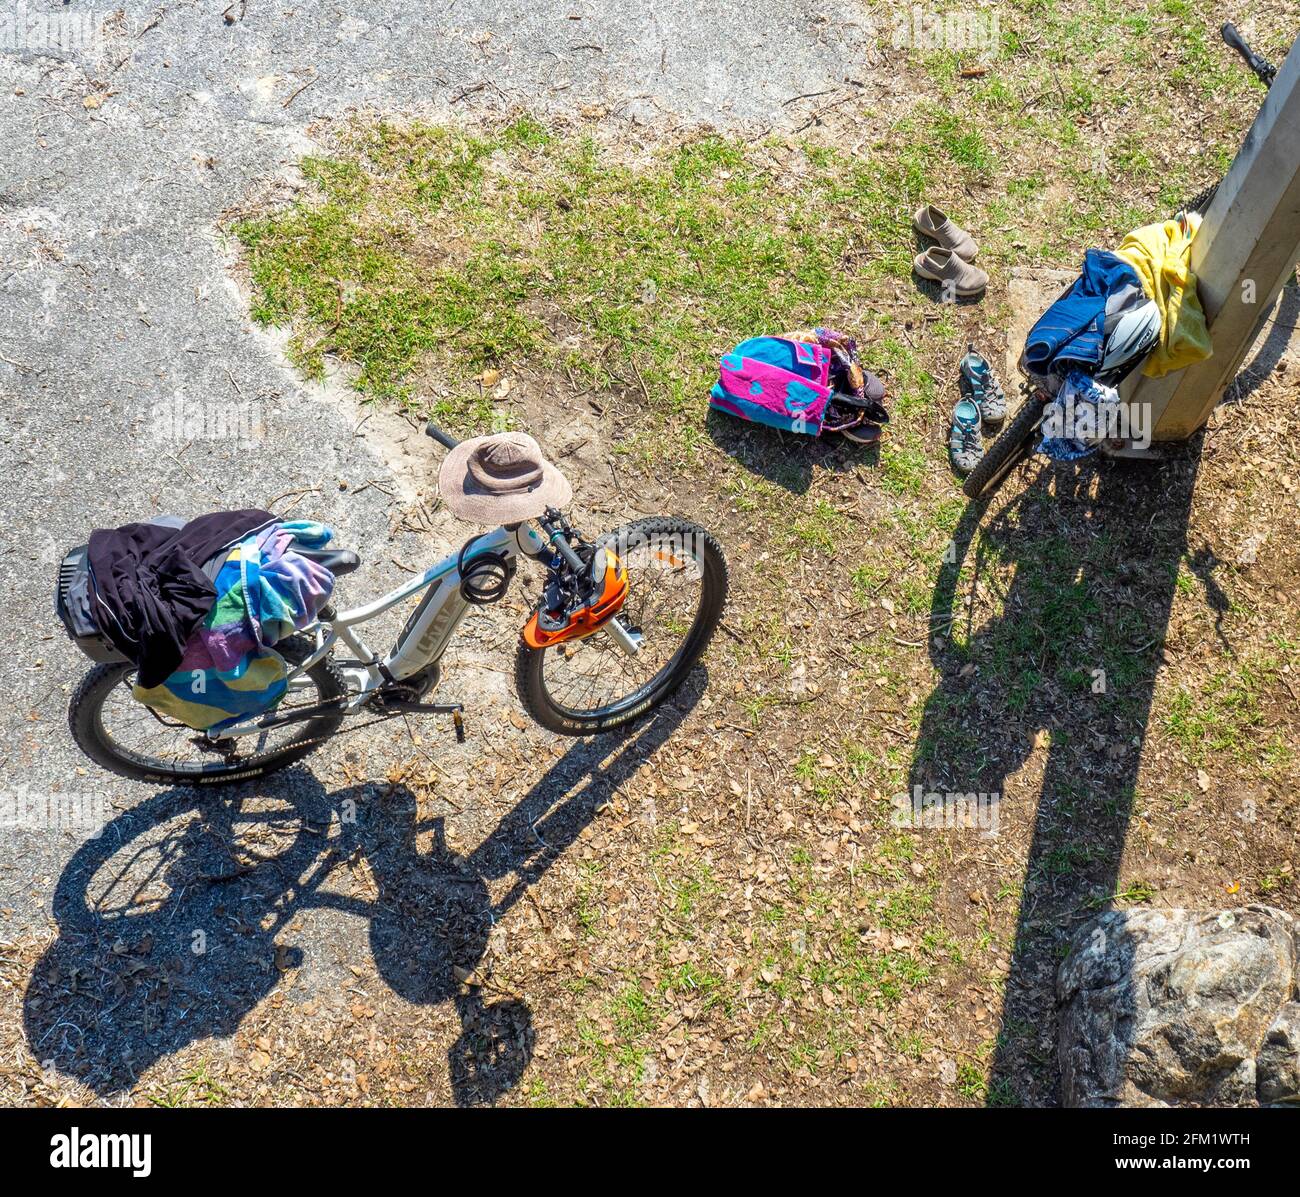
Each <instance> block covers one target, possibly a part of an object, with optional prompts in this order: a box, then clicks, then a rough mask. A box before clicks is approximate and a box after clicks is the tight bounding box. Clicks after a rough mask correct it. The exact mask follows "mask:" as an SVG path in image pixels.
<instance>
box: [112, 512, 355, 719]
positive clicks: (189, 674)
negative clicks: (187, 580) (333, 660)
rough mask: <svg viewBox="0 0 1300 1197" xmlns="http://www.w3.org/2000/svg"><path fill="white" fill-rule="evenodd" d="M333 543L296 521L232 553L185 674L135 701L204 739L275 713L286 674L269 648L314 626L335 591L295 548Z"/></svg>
mask: <svg viewBox="0 0 1300 1197" xmlns="http://www.w3.org/2000/svg"><path fill="white" fill-rule="evenodd" d="M332 537H333V532H332V531H331V530H330V529H329V528H327V527H325V525H323V524H318V523H314V522H311V521H307V520H294V521H288V522H284V523H278V524H274V525H272V526H271V527H270V528H267V529H265V530H264V531H261V532H258V533H256V534H255V535H253V536H250V537H248V538H247V539H246V540H244V541H242V542H241V543H240V544H239V545H237V546H236V547H235V548H234V549H232V550H231V551H230V553H229V555H228V556H227V557H226V559H225V561H224V562H223V564H222V566H221V569H220V571H219V572H218V573H217V576H216V579H215V582H214V584H215V586H216V590H217V600H216V602H215V603H214V604H213V605H212V609H211V610H210V611H209V612H208V614H207V615H206V616H205V618H204V620H203V623H202V624H201V625H200V627H199V629H198V631H197V632H195V633H194V635H193V636H191V637H190V639H189V641H188V642H187V643H186V646H185V656H184V658H183V659H182V661H181V663H180V667H179V668H178V669H177V670H176V672H174V673H173V674H171V676H170V677H168V678H167V679H166V680H165V681H163V682H162V684H161V685H158V686H154V687H151V688H148V689H144V688H141V687H139V686H137V687H135V689H134V690H133V691H132V693H133V694H134V696H135V697H136V698H137V699H138V700H139V701H140V702H143V703H145V704H146V705H147V706H150V707H152V708H153V709H154V710H156V711H158V712H160V713H161V714H165V715H170V716H172V717H173V718H175V719H179V720H180V721H181V722H182V723H185V724H188V725H189V726H190V727H193V728H197V729H200V730H205V731H207V730H212V729H213V728H219V727H220V726H221V725H223V724H225V723H232V722H234V721H235V720H237V719H242V718H244V717H246V716H248V715H252V714H257V713H258V712H261V711H266V710H270V709H271V708H272V707H274V706H275V704H276V703H278V702H279V701H280V700H281V699H282V698H283V697H284V694H285V691H286V689H287V678H288V667H287V666H286V664H285V661H284V658H283V657H281V656H280V654H279V653H277V652H275V651H274V648H273V647H272V646H273V645H275V644H276V643H278V642H279V641H280V640H282V639H284V637H286V636H288V635H291V634H292V633H293V632H295V631H297V630H299V629H301V628H304V627H306V626H307V625H308V624H310V623H312V622H313V621H314V620H315V619H316V615H317V612H319V611H320V609H321V607H323V606H324V605H325V603H326V602H327V601H328V600H329V597H330V594H331V593H332V592H333V589H334V575H333V574H331V573H330V571H329V570H328V569H326V568H325V567H324V566H323V565H321V564H320V563H319V562H317V561H313V560H311V559H310V558H308V557H304V556H303V555H302V554H300V553H298V552H296V551H295V548H296V547H297V546H302V547H303V548H321V547H323V546H324V545H325V544H327V543H328V542H329V541H330V539H332Z"/></svg>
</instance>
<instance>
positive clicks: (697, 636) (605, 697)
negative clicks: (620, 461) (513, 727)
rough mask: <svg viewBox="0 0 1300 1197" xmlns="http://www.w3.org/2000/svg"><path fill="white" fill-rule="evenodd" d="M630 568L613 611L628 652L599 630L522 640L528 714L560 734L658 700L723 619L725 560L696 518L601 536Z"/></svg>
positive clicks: (665, 519)
mask: <svg viewBox="0 0 1300 1197" xmlns="http://www.w3.org/2000/svg"><path fill="white" fill-rule="evenodd" d="M598 543H600V544H602V545H607V546H609V547H610V548H611V549H612V550H613V551H614V552H615V553H617V554H618V556H619V557H620V559H621V560H622V562H623V564H624V565H625V566H626V568H627V572H628V597H627V600H626V602H625V603H624V605H623V609H622V610H621V611H620V612H619V614H618V615H617V616H615V618H616V619H618V620H620V622H621V623H622V625H623V627H624V628H625V629H626V630H627V631H628V632H630V633H631V634H632V635H633V637H634V638H637V639H639V648H638V651H637V652H636V653H635V654H634V655H632V656H629V655H627V654H626V653H625V652H624V651H623V650H622V649H621V648H619V647H618V646H617V645H616V644H615V643H614V641H613V640H612V639H611V638H610V637H609V636H608V635H607V634H606V633H605V632H603V631H597V632H595V633H594V634H592V635H590V636H587V637H585V638H583V639H580V640H568V641H565V642H563V643H561V644H554V645H551V646H550V647H548V648H538V649H535V648H529V647H528V645H526V644H524V643H523V642H522V640H521V641H520V645H519V655H518V657H517V659H516V669H515V680H516V683H517V685H518V689H519V697H520V699H521V700H522V702H523V704H524V706H525V707H526V708H527V710H528V713H529V714H530V715H532V717H533V718H534V719H535V720H536V721H537V722H538V723H540V724H541V725H542V726H543V727H545V728H547V729H549V730H550V731H553V732H559V733H560V734H561V735H566V736H589V735H594V734H595V733H596V732H602V731H611V730H613V729H614V728H618V727H623V726H625V725H626V724H629V723H632V722H633V721H634V720H636V719H639V718H640V717H641V716H642V715H645V714H647V713H648V712H649V711H651V710H653V709H654V708H655V707H656V706H658V705H659V704H660V703H661V702H663V701H664V699H666V698H667V697H668V696H669V695H670V694H672V693H673V691H674V690H676V689H677V687H678V686H680V685H681V684H682V682H684V681H685V680H686V678H687V676H688V675H689V674H690V672H691V669H692V668H693V667H694V665H695V663H696V661H698V660H699V657H700V654H701V653H702V652H703V651H704V649H705V648H706V647H707V645H708V643H709V640H710V638H711V637H712V636H713V632H714V629H716V628H717V626H718V622H719V620H720V619H721V618H722V609H723V606H724V604H725V603H726V601H727V562H726V558H725V557H723V555H722V549H721V548H720V547H719V546H718V542H717V541H716V540H714V538H713V537H712V536H711V535H710V534H709V533H708V532H706V531H705V530H704V529H703V528H701V527H699V526H698V525H696V524H692V523H689V522H688V521H686V520H679V519H675V518H673V517H670V516H658V517H654V518H652V519H644V520H637V521H636V522H635V523H631V524H626V525H624V526H623V527H622V528H619V529H617V530H616V531H614V532H610V533H607V534H606V535H604V536H602V537H601V538H600V540H599V542H598Z"/></svg>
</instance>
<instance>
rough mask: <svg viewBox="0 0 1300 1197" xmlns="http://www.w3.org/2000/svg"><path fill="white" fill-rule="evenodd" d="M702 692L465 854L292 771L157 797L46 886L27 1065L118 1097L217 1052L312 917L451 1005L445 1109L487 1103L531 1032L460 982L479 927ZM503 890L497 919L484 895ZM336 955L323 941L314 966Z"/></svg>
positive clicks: (559, 780)
mask: <svg viewBox="0 0 1300 1197" xmlns="http://www.w3.org/2000/svg"><path fill="white" fill-rule="evenodd" d="M706 686H707V673H706V671H705V670H704V669H703V668H702V667H700V668H697V669H696V670H695V671H694V673H693V674H692V675H691V677H690V678H689V679H688V680H687V682H686V684H685V686H684V687H683V688H682V690H680V691H679V692H678V693H677V695H676V696H675V697H674V698H673V699H672V700H670V701H669V702H668V703H666V704H665V705H664V706H663V707H661V708H660V709H659V711H657V712H656V713H655V714H654V715H653V716H651V718H650V720H649V721H648V722H646V723H644V724H643V725H641V726H640V727H639V729H637V730H636V731H635V732H634V733H633V734H632V735H630V736H628V737H626V738H622V739H620V738H618V737H615V736H601V737H597V738H595V739H591V740H580V741H577V742H575V743H574V744H573V746H572V747H571V748H570V749H569V750H568V751H567V752H566V753H565V754H564V756H563V757H562V758H560V759H559V760H558V761H557V762H556V763H555V764H554V766H552V767H551V768H550V769H549V770H548V771H547V772H546V774H545V775H544V776H543V777H542V778H541V779H540V780H539V781H538V782H537V783H536V784H535V785H534V786H533V787H532V789H531V790H529V792H528V793H527V794H526V795H524V797H523V798H522V799H521V800H520V801H519V802H518V803H517V804H516V805H515V806H514V808H513V809H512V810H511V811H510V812H509V813H508V814H507V815H506V816H505V817H504V818H502V819H501V821H500V822H499V823H498V824H497V826H496V827H495V829H494V830H493V831H492V832H491V833H490V834H489V835H488V836H487V838H486V839H484V840H483V842H482V843H480V844H479V846H478V847H477V848H475V849H474V850H473V851H472V852H471V853H470V854H469V855H468V856H459V855H457V854H456V853H455V852H453V851H451V850H450V849H449V848H448V846H447V842H446V838H445V836H444V834H443V828H444V819H443V816H437V817H432V818H423V819H422V818H421V817H420V815H419V800H418V799H417V797H416V795H415V794H413V793H412V792H411V791H410V790H409V789H408V788H407V787H406V786H404V785H388V784H386V783H384V784H375V783H367V784H364V785H358V786H352V787H348V788H346V789H341V790H335V791H333V792H328V791H326V789H325V787H324V786H323V785H321V783H320V782H318V781H317V780H316V778H315V777H314V776H312V775H311V774H309V773H307V772H306V771H305V770H303V769H296V770H288V771H286V772H285V773H284V774H281V775H275V776H273V777H271V778H268V779H266V780H265V781H264V782H261V783H260V784H259V785H258V786H257V788H256V789H254V788H253V787H244V788H243V789H242V790H241V792H239V793H224V794H223V793H219V792H218V791H206V792H196V791H194V790H193V789H180V788H177V789H169V790H165V791H162V792H159V793H156V794H154V795H153V796H152V797H150V798H147V799H146V800H145V801H143V802H141V803H140V804H139V805H137V806H135V807H133V808H132V809H131V810H129V811H126V812H124V813H123V814H121V815H119V816H118V817H117V818H115V819H113V820H112V821H111V822H110V823H109V824H108V825H107V826H106V827H105V828H104V829H103V832H102V834H100V835H99V836H97V837H96V838H95V839H93V840H87V841H86V842H85V843H84V844H83V845H82V846H81V847H80V848H79V849H78V851H77V852H76V853H75V855H74V856H73V857H72V859H71V860H70V861H69V862H68V864H67V866H66V867H65V868H64V870H63V873H62V874H61V876H60V878H59V882H58V885H57V887H56V889H55V893H54V899H53V904H54V909H53V913H54V917H55V920H56V921H57V923H58V936H57V938H56V939H55V940H54V942H53V943H52V944H51V945H50V947H49V948H48V949H47V950H46V952H45V953H44V955H43V956H42V958H41V959H40V960H39V961H38V962H37V964H36V965H35V967H34V968H33V970H32V973H31V976H30V978H29V981H28V986H27V990H26V993H25V995H24V1003H23V1007H24V1024H25V1032H26V1036H27V1042H28V1046H29V1048H30V1050H31V1052H32V1055H33V1056H34V1057H35V1059H36V1060H37V1061H38V1062H39V1063H40V1064H41V1066H42V1068H43V1069H45V1070H50V1069H54V1070H57V1071H58V1072H61V1073H65V1074H67V1075H70V1076H73V1077H75V1078H77V1079H78V1080H79V1081H81V1082H83V1083H84V1084H85V1085H87V1086H88V1087H90V1088H91V1089H93V1090H94V1091H95V1092H96V1093H97V1094H99V1095H100V1096H103V1097H112V1096H115V1095H120V1094H122V1093H125V1092H127V1091H129V1090H130V1089H132V1088H133V1086H134V1085H135V1084H136V1082H137V1080H138V1078H139V1077H140V1074H141V1073H142V1072H143V1071H144V1070H145V1069H146V1068H148V1067H149V1066H150V1065H152V1064H154V1063H155V1062H157V1061H158V1060H160V1059H162V1058H163V1057H166V1056H168V1055H171V1054H173V1053H175V1052H178V1051H180V1050H181V1049H182V1048H184V1047H186V1046H187V1045H189V1044H191V1043H193V1042H195V1041H197V1040H202V1039H205V1038H209V1037H228V1036H231V1035H233V1034H234V1033H235V1032H236V1031H237V1030H238V1028H239V1026H240V1024H241V1022H242V1021H243V1019H244V1018H245V1016H246V1015H247V1014H248V1013H249V1012H250V1011H251V1010H253V1009H254V1008H255V1007H256V1006H257V1005H258V1003H259V1002H261V1001H262V1000H263V999H264V998H266V997H267V995H268V994H270V993H271V992H272V991H273V990H274V989H275V988H276V986H277V985H278V984H279V982H280V979H281V976H282V974H283V973H284V972H285V971H287V970H289V969H293V968H297V967H298V966H299V965H301V964H302V963H303V953H302V951H301V949H299V948H296V947H293V946H289V945H287V944H286V943H285V942H283V938H284V937H283V935H282V933H283V932H284V931H285V930H286V928H288V925H289V924H290V923H291V922H292V920H293V919H294V918H295V916H296V915H297V914H299V913H300V912H302V911H304V910H309V909H328V910H333V911H337V912H339V913H345V914H353V915H357V916H359V917H362V918H366V919H368V920H369V921H370V945H371V949H372V953H373V957H374V962H375V965H376V968H377V970H378V972H379V974H380V976H381V977H382V978H383V980H384V981H385V982H386V983H387V984H388V985H389V986H390V987H391V988H392V989H393V990H394V991H395V992H396V993H397V994H399V995H400V996H401V997H403V998H405V999H406V1000H407V1001H409V1002H412V1003H416V1004H419V1005H434V1004H439V1003H442V1002H451V1003H452V1004H453V1005H454V1007H455V1009H456V1012H457V1014H458V1015H459V1018H460V1021H461V1027H462V1030H461V1034H460V1037H459V1038H458V1040H457V1041H456V1043H455V1044H454V1045H453V1047H452V1048H451V1050H450V1052H449V1058H448V1063H449V1067H450V1083H451V1089H452V1094H453V1098H454V1100H455V1101H456V1103H457V1104H458V1105H462V1106H467V1105H478V1104H486V1103H491V1102H494V1101H496V1100H498V1099H499V1098H500V1097H502V1096H503V1095H504V1094H506V1093H508V1092H509V1091H510V1090H511V1089H513V1088H514V1087H515V1086H516V1085H517V1084H518V1083H519V1080H520V1078H521V1076H522V1075H523V1073H524V1070H525V1069H526V1068H527V1067H528V1063H529V1061H530V1059H531V1057H532V1050H533V1042H534V1032H533V1026H532V1015H531V1012H530V1010H529V1009H528V1007H527V1005H526V1004H524V1003H523V1002H522V1001H518V1000H516V999H513V998H504V999H501V998H495V997H489V996H488V991H485V990H484V989H482V988H479V987H478V986H469V985H466V984H464V983H463V980H464V978H465V977H466V976H467V975H469V974H472V973H473V972H474V970H475V969H476V967H477V966H479V965H480V964H481V963H482V962H483V960H484V955H485V952H486V950H487V947H488V942H489V933H490V931H491V929H492V927H493V926H494V925H495V924H496V923H498V922H500V920H501V919H502V918H503V917H505V915H506V914H507V913H508V912H509V911H510V909H511V908H512V907H513V906H514V904H515V903H516V902H517V901H518V900H519V899H520V898H521V897H523V896H524V894H525V893H526V892H527V891H528V888H529V887H530V886H531V885H533V884H534V883H536V882H537V881H538V880H539V879H540V878H541V877H542V876H543V875H544V874H545V873H546V871H547V870H548V869H549V868H550V867H551V866H552V865H553V864H554V863H555V862H556V861H557V860H559V859H560V858H561V857H562V856H563V854H564V852H565V851H566V849H567V848H568V847H569V846H570V845H571V844H572V843H573V842H574V840H575V839H577V837H578V836H579V835H580V834H581V832H582V830H583V828H584V827H586V826H587V825H588V824H589V823H590V822H591V820H592V818H593V817H594V815H595V814H596V812H597V811H598V810H599V809H600V807H601V806H602V805H604V804H605V803H606V802H607V801H608V800H609V799H610V797H611V795H612V794H613V793H614V791H615V790H616V789H618V787H620V786H622V785H624V784H625V783H626V782H627V781H628V780H629V779H630V778H631V777H632V776H633V774H635V773H636V771H637V770H638V769H639V768H640V767H641V765H642V764H643V763H645V761H646V760H647V759H648V758H649V757H651V756H652V755H653V754H654V753H655V752H656V751H657V750H658V749H659V748H660V747H661V746H662V745H663V744H664V743H665V742H666V741H667V740H668V738H669V737H670V736H671V735H672V734H673V732H674V731H676V729H677V728H678V727H679V726H680V724H681V722H682V721H683V720H684V719H685V718H686V716H687V715H688V714H689V713H690V711H691V709H692V708H693V707H694V705H695V703H696V702H697V701H698V699H699V697H700V695H701V694H702V693H703V691H704V689H705V687H706ZM268 799H269V800H270V801H269V803H268ZM252 807H256V809H250V808H252ZM331 829H333V832H332V833H331ZM419 842H428V843H429V845H430V846H429V847H427V848H424V849H421V848H420V847H419V846H418V843H419ZM359 861H364V864H365V865H366V866H368V867H369V871H370V873H371V875H372V876H373V879H374V885H375V889H376V890H377V892H376V893H375V894H374V896H373V897H365V898H357V897H354V896H350V895H349V894H348V893H346V892H342V891H343V890H345V889H346V888H348V883H349V877H350V874H351V870H352V869H353V867H354V866H355V865H357V863H358V862H359ZM512 875H513V876H514V883H513V885H512V886H511V887H510V888H509V890H508V891H507V892H506V893H505V895H504V896H503V897H502V898H501V899H500V900H498V901H496V902H493V900H492V899H491V896H490V893H489V886H488V883H489V882H491V881H496V880H501V879H505V878H509V877H511V876H512ZM277 939H279V940H281V941H282V942H279V943H277ZM309 950H314V949H309ZM332 950H333V949H332V944H331V942H329V941H327V942H326V943H324V944H323V945H322V956H323V957H324V956H325V955H326V954H327V953H329V952H331V951H332ZM286 1008H289V1007H288V1006H287V1004H286ZM287 1017H290V1018H292V1017H293V1016H292V1014H291V1013H290V1014H288V1015H287ZM274 1070H275V1065H274V1063H273V1064H272V1066H271V1067H270V1068H269V1069H268V1073H267V1079H268V1080H273V1074H274Z"/></svg>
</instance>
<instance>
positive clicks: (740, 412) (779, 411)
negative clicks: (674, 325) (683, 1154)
mask: <svg viewBox="0 0 1300 1197" xmlns="http://www.w3.org/2000/svg"><path fill="white" fill-rule="evenodd" d="M830 362H831V353H830V350H828V349H826V348H825V347H824V346H822V345H809V344H806V343H804V342H802V341H792V340H789V339H788V338H786V337H750V339H749V340H748V341H742V342H741V343H740V344H739V345H737V346H736V347H735V349H733V350H732V351H731V352H730V353H724V354H723V355H722V361H721V363H720V365H719V368H718V381H717V382H715V383H714V384H713V389H712V391H711V392H710V399H709V402H710V404H711V406H713V407H716V408H717V409H718V410H719V411H725V412H726V413H727V414H728V415H730V416H738V417H739V418H740V419H742V420H753V421H754V422H756V423H759V424H768V425H770V426H771V427H773V428H783V429H785V430H786V431H788V432H802V433H804V434H806V435H808V436H816V435H817V434H818V433H819V432H821V428H822V416H823V414H824V413H825V411H826V404H827V402H828V401H829V399H830V397H831V388H830Z"/></svg>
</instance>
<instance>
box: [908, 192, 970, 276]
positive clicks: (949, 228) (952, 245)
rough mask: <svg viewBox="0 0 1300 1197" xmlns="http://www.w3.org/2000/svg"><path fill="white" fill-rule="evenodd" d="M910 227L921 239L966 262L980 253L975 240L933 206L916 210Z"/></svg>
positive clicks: (927, 205)
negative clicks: (927, 240)
mask: <svg viewBox="0 0 1300 1197" xmlns="http://www.w3.org/2000/svg"><path fill="white" fill-rule="evenodd" d="M912 227H913V228H914V229H916V231H917V232H918V233H920V234H921V236H922V237H929V238H930V240H931V241H937V242H938V243H939V248H940V249H950V250H952V252H953V253H955V254H956V255H957V256H958V257H959V258H964V259H965V260H966V261H967V262H973V261H975V255H976V254H978V253H979V251H980V247H979V246H978V245H976V244H975V238H974V237H972V236H971V235H970V234H969V233H968V232H967V231H966V230H965V229H963V228H962V227H961V226H960V225H955V224H953V222H952V221H951V220H949V219H948V214H947V213H946V212H941V211H940V210H939V209H938V208H936V207H935V206H934V205H933V204H926V205H925V206H924V207H921V208H918V209H917V210H916V215H915V216H913V217H912Z"/></svg>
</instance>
